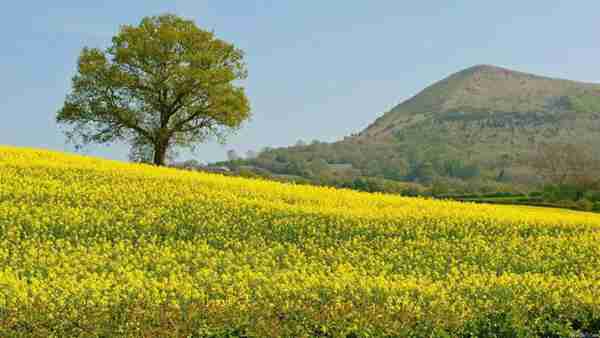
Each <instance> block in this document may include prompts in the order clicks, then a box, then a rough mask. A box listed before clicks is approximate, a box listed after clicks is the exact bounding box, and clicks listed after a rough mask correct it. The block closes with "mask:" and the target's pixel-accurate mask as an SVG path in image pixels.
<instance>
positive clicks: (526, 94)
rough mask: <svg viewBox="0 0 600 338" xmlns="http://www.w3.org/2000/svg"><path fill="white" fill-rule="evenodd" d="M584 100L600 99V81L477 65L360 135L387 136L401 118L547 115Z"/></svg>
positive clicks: (435, 86)
mask: <svg viewBox="0 0 600 338" xmlns="http://www.w3.org/2000/svg"><path fill="white" fill-rule="evenodd" d="M581 98H583V101H585V102H584V103H586V102H589V101H597V102H599V103H600V84H592V83H583V82H576V81H570V80H563V79H554V78H550V77H545V76H539V75H534V74H528V73H523V72H518V71H514V70H510V69H506V68H502V67H497V66H492V65H478V66H474V67H470V68H467V69H464V70H462V71H459V72H457V73H454V74H452V75H450V76H448V77H447V78H445V79H443V80H441V81H439V82H436V83H434V84H433V85H431V86H429V87H427V88H425V89H424V90H423V91H421V92H420V93H418V94H417V95H415V96H414V97H412V98H410V99H408V100H406V101H404V102H402V103H400V104H399V105H397V106H396V107H394V108H393V109H392V110H390V111H389V112H387V113H385V114H384V115H383V116H382V117H380V118H379V119H377V120H376V121H375V122H374V123H373V124H371V125H370V126H369V127H368V128H367V129H366V130H365V131H363V132H362V133H361V135H362V136H367V137H369V136H376V137H377V136H388V135H387V134H389V132H393V131H394V130H397V129H398V128H394V125H397V124H399V121H402V120H406V119H409V118H412V117H414V116H415V115H419V114H432V113H433V114H439V113H447V112H463V113H467V114H468V113H479V112H501V113H512V112H519V113H528V112H537V113H547V112H555V111H569V110H577V109H575V108H577V107H573V103H574V102H572V101H573V100H578V99H581ZM598 106H599V107H600V104H599V105H598ZM583 108H585V107H583ZM583 110H585V109H583ZM400 123H401V122H400ZM388 131H389V132H388Z"/></svg>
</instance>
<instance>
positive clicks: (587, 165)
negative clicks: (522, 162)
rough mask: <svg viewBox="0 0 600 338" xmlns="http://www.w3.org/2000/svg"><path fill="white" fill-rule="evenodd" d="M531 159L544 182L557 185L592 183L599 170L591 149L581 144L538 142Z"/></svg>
mask: <svg viewBox="0 0 600 338" xmlns="http://www.w3.org/2000/svg"><path fill="white" fill-rule="evenodd" d="M531 161H532V166H533V168H534V169H536V171H537V173H538V175H540V176H541V177H542V178H543V179H544V180H545V181H546V182H549V183H553V184H558V185H574V186H581V187H583V186H589V185H593V184H594V183H595V181H596V180H597V177H598V173H599V172H600V164H599V163H598V160H597V159H596V158H595V157H594V155H593V152H592V150H591V149H590V148H589V147H586V146H583V145H576V144H569V143H551V144H550V143H548V144H546V143H545V144H540V145H539V146H538V148H537V151H536V153H535V155H534V156H532V158H531Z"/></svg>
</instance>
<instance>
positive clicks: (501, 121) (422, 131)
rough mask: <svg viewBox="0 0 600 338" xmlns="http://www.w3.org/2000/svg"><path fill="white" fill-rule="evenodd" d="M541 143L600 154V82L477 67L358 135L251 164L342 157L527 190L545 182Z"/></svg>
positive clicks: (305, 166)
mask: <svg viewBox="0 0 600 338" xmlns="http://www.w3.org/2000/svg"><path fill="white" fill-rule="evenodd" d="M544 143H550V144H552V143H569V144H574V145H577V146H578V147H581V148H582V149H586V151H587V150H588V149H589V150H590V151H593V152H594V156H598V155H599V154H598V152H599V151H600V150H599V148H598V147H597V146H596V147H594V145H597V144H600V85H599V84H590V83H580V82H575V81H569V80H561V79H552V78H548V77H543V76H537V75H533V74H527V73H522V72H517V71H512V70H509V69H505V68H500V67H496V66H488V65H481V66H475V67H471V68H468V69H465V70H462V71H460V72H458V73H455V74H452V75H450V76H449V77H447V78H445V79H443V80H441V81H439V82H437V83H435V84H433V85H431V86H429V87H427V88H426V89H424V90H423V91H421V92H420V93H418V94H417V95H415V96H414V97H412V98H410V99H408V100H406V101H405V102H402V103H401V104H399V105H397V106H396V107H394V108H393V109H392V110H390V111H389V112H386V113H385V114H383V116H381V117H380V118H378V119H377V120H376V121H375V122H374V123H372V124H371V125H370V126H368V127H367V128H366V129H365V130H363V131H362V132H360V133H358V134H356V135H352V136H349V137H346V138H345V139H344V140H341V141H339V142H335V143H331V144H323V143H315V144H312V145H302V146H294V147H289V148H280V149H271V150H269V151H267V152H263V153H262V154H261V155H260V156H259V157H258V158H257V159H256V160H252V161H250V163H251V164H253V165H256V166H258V167H261V168H264V169H268V170H271V171H273V172H275V173H280V174H295V175H300V176H304V177H308V178H311V177H312V178H315V177H322V176H325V177H326V176H327V175H328V174H332V172H333V174H335V172H336V171H338V170H335V168H332V167H331V165H340V164H345V165H351V167H352V169H354V171H353V172H350V173H348V172H347V173H346V176H347V177H349V178H350V179H353V178H356V177H382V178H385V179H390V180H395V181H416V182H421V183H424V184H430V183H431V182H432V181H434V180H436V177H441V178H449V179H459V180H465V179H467V180H468V179H473V178H475V179H477V180H478V181H482V182H487V183H486V184H484V185H483V186H482V187H481V188H482V189H484V190H485V189H491V190H494V189H498V188H500V189H501V190H502V187H501V186H500V187H498V185H502V183H506V184H508V185H510V186H512V187H516V186H524V187H529V188H531V187H532V186H535V185H536V184H537V183H538V182H539V177H538V176H537V175H536V174H537V173H536V171H535V170H534V169H533V167H532V164H531V162H532V157H533V156H534V155H535V154H536V153H537V152H538V147H539V146H540V145H541V144H544ZM323 163H324V164H326V165H328V166H329V168H327V167H326V166H325V167H324V166H323ZM319 166H320V167H321V168H325V169H332V170H323V169H319V168H318V167H319ZM315 171H319V173H315ZM327 171H329V172H327ZM342 176H343V175H342ZM448 184H449V185H454V186H457V185H461V183H460V182H459V181H456V180H454V181H450V182H448Z"/></svg>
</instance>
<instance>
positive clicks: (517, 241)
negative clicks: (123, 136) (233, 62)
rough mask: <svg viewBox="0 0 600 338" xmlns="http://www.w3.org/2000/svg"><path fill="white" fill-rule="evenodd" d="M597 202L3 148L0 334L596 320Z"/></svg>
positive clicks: (267, 331) (589, 324) (227, 333)
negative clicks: (500, 197)
mask: <svg viewBox="0 0 600 338" xmlns="http://www.w3.org/2000/svg"><path fill="white" fill-rule="evenodd" d="M599 242H600V217H599V216H598V215H596V214H591V213H579V212H570V211H564V210H555V209H542V208H532V207H514V206H491V205H475V204H469V203H458V202H450V201H433V200H427V199H421V198H405V197H398V196H391V195H382V194H367V193H359V192H353V191H349V190H336V189H331V188H317V187H311V186H295V185H290V184H280V183H273V182H268V181H260V180H249V179H243V178H235V177H225V176H220V175H215V174H205V173H195V172H188V171H182V170H175V169H167V168H156V167H152V166H145V165H133V164H126V163H120V162H114V161H106V160H100V159H94V158H89V157H80V156H73V155H67V154H61V153H56V152H49V151H44V150H35V149H21V148H13V147H0V336H40V337H41V336H44V337H46V336H59V337H66V336H114V335H115V334H116V333H118V334H119V335H122V336H140V337H156V336H161V337H168V336H172V337H182V336H201V337H282V336H285V337H308V336H321V337H326V336H327V337H329V336H335V337H367V336H368V337H383V336H413V337H424V336H427V337H431V336H453V337H454V336H465V337H466V336H475V337H481V336H567V335H575V334H581V333H586V334H589V333H594V332H595V333H597V332H600V284H598V282H597V281H598V278H599V277H600V270H599V267H600V246H599V245H598V243H599Z"/></svg>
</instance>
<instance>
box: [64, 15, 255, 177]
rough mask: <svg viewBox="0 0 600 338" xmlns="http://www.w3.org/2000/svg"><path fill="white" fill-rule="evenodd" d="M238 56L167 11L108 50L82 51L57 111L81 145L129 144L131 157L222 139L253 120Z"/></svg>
mask: <svg viewBox="0 0 600 338" xmlns="http://www.w3.org/2000/svg"><path fill="white" fill-rule="evenodd" d="M246 76H247V70H246V65H245V63H244V61H243V52H242V51H241V50H240V49H238V48H236V47H235V46H234V45H232V44H231V43H228V42H225V41H223V40H220V39H218V38H216V37H215V35H214V33H213V32H209V31H205V30H202V29H201V28H199V27H198V26H196V24H195V23H194V22H193V21H190V20H185V19H182V18H180V17H177V16H175V15H171V14H166V15H160V16H153V17H146V18H144V19H143V20H142V21H141V23H140V24H139V25H138V26H130V25H125V26H122V27H121V29H120V31H119V33H118V34H117V35H116V36H115V37H113V39H112V45H111V46H109V47H108V48H107V49H106V50H100V49H98V48H87V47H86V48H84V49H83V50H82V52H81V55H80V56H79V60H78V67H77V73H76V75H75V76H74V77H73V80H72V90H71V92H70V93H69V94H68V95H67V97H66V99H65V102H64V106H63V107H62V108H61V109H60V110H59V111H58V113H57V122H58V123H59V124H60V125H62V126H64V127H65V133H66V134H67V136H68V138H69V139H70V140H72V141H73V142H74V143H75V144H76V145H78V146H84V145H87V144H91V143H99V144H110V143H113V142H126V143H128V144H130V145H131V152H130V156H131V157H132V158H133V159H136V160H139V161H147V162H153V163H154V164H157V165H163V164H165V161H166V157H167V155H168V154H169V152H171V151H174V150H175V149H177V148H181V147H189V148H193V147H194V146H195V145H197V144H198V143H200V142H203V141H206V140H207V139H209V138H217V139H218V140H224V139H225V137H226V136H227V135H229V134H230V133H231V132H233V131H235V130H237V129H238V128H239V127H240V126H241V124H242V123H243V122H244V121H245V120H247V119H248V118H249V116H250V105H249V102H248V99H247V97H246V95H245V93H244V88H243V87H241V86H240V85H239V84H238V82H239V80H242V79H245V78H246Z"/></svg>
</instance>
